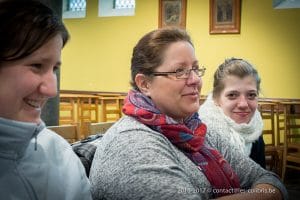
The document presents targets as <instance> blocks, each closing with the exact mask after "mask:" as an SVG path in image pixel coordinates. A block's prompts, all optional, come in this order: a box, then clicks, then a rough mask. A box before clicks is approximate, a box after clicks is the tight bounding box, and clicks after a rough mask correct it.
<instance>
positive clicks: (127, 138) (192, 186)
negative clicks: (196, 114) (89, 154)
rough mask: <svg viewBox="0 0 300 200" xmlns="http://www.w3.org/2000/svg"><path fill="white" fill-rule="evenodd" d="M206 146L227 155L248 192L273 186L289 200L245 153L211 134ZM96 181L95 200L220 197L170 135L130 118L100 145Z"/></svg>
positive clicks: (277, 182)
mask: <svg viewBox="0 0 300 200" xmlns="http://www.w3.org/2000/svg"><path fill="white" fill-rule="evenodd" d="M206 143H207V144H208V145H209V146H211V147H213V148H216V149H217V150H219V151H220V152H221V153H222V154H223V156H224V157H225V159H226V160H227V161H228V162H229V163H230V164H231V166H232V168H233V169H234V171H235V172H236V173H237V175H238V176H239V179H240V183H241V187H242V188H243V189H248V188H251V186H254V185H255V184H258V183H269V184H272V185H274V186H275V187H277V188H278V189H279V190H280V191H281V192H282V194H283V195H284V197H285V198H287V192H286V189H285V187H284V185H283V184H282V183H281V182H280V180H279V178H278V177H277V176H276V175H275V174H273V173H271V172H269V171H266V170H264V169H263V168H261V167H260V166H259V165H257V164H256V163H255V162H253V161H252V160H251V159H249V158H248V157H247V156H244V155H242V154H241V153H239V151H238V150H237V149H236V148H235V147H234V146H231V145H230V143H229V141H228V140H227V138H224V137H221V136H220V135H218V134H214V133H209V132H208V133H207V136H206ZM90 181H91V185H92V194H93V198H94V199H112V200H117V199H130V200H134V199H173V200H174V199H178V200H182V199H209V198H211V197H212V195H213V193H217V192H218V191H215V190H212V188H211V185H210V183H209V182H208V180H207V179H206V177H205V175H204V174H203V172H202V171H201V170H199V168H198V167H197V166H196V165H195V164H194V163H193V162H192V161H191V160H190V159H189V158H188V157H186V156H185V155H184V154H183V153H182V152H181V151H180V150H178V149H177V148H176V147H175V146H174V145H173V144H172V143H171V142H170V141H169V140H168V139H167V138H166V137H165V136H163V135H162V134H160V133H158V132H155V131H153V130H152V129H150V128H148V127H147V126H145V125H144V124H141V123H139V122H137V121H136V120H135V119H133V118H131V117H128V116H125V117H123V118H121V119H120V120H119V121H118V122H116V123H115V124H114V125H113V126H112V127H111V128H110V129H109V130H108V131H107V132H106V133H105V135H104V137H103V138H102V140H101V142H100V143H99V145H98V148H97V150H96V153H95V156H94V160H93V163H92V167H91V172H90Z"/></svg>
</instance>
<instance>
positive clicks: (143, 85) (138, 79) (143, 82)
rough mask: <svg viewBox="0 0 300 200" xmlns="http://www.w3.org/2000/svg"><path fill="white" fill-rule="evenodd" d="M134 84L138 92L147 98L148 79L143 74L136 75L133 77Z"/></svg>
mask: <svg viewBox="0 0 300 200" xmlns="http://www.w3.org/2000/svg"><path fill="white" fill-rule="evenodd" d="M134 80H135V83H136V85H137V87H138V88H139V89H140V91H141V92H142V93H143V94H144V95H146V96H149V94H150V93H149V85H150V79H149V78H148V77H147V76H145V75H144V74H137V75H136V76H135V79H134Z"/></svg>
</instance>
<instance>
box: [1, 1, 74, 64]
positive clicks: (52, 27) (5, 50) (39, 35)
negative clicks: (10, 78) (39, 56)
mask: <svg viewBox="0 0 300 200" xmlns="http://www.w3.org/2000/svg"><path fill="white" fill-rule="evenodd" d="M58 34H60V35H61V37H62V40H63V46H64V45H65V44H66V42H67V41H68V39H69V33H68V31H67V29H66V27H65V26H64V24H63V22H62V21H61V19H60V18H59V17H58V16H57V15H56V14H55V13H54V11H53V10H51V9H50V8H49V7H47V6H46V5H44V4H42V3H40V2H38V1H34V0H5V1H0V65H1V64H2V63H3V62H6V61H13V60H18V59H22V58H24V57H26V56H28V55H30V54H32V53H33V52H34V51H36V50H37V49H39V48H40V47H41V46H42V45H43V44H45V43H46V42H47V41H49V40H50V39H52V38H53V37H55V36H56V35H58Z"/></svg>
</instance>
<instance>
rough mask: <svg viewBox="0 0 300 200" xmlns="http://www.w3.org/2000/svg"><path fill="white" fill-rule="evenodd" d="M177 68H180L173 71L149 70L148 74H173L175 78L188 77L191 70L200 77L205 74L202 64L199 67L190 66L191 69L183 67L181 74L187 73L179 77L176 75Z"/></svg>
mask: <svg viewBox="0 0 300 200" xmlns="http://www.w3.org/2000/svg"><path fill="white" fill-rule="evenodd" d="M177 70H181V69H176V70H175V71H174V72H151V73H150V75H153V76H169V75H175V78H177V79H188V78H189V77H190V75H191V72H192V71H193V72H194V73H195V74H196V75H197V76H198V77H202V76H204V74H205V70H206V68H205V67H204V66H201V67H200V68H198V67H192V69H184V70H183V71H185V72H184V73H183V74H182V76H183V75H186V74H188V75H187V77H185V78H180V77H178V76H177V73H179V72H178V71H177Z"/></svg>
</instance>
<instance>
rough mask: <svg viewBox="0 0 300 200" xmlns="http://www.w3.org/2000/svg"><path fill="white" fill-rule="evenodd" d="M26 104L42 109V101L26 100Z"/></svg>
mask: <svg viewBox="0 0 300 200" xmlns="http://www.w3.org/2000/svg"><path fill="white" fill-rule="evenodd" d="M26 103H27V104H28V105H30V106H32V107H34V108H40V101H35V100H29V99H27V100H26Z"/></svg>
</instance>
